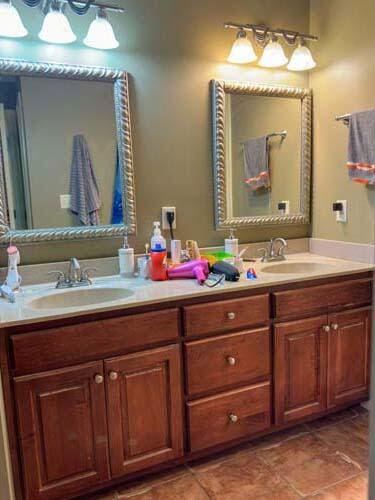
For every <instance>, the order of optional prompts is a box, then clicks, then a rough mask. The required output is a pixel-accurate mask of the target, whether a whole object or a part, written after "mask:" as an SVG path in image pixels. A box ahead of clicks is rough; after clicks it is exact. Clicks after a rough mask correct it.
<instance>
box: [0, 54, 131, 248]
mask: <svg viewBox="0 0 375 500" xmlns="http://www.w3.org/2000/svg"><path fill="white" fill-rule="evenodd" d="M124 226H127V228H128V232H129V234H135V232H136V210H135V190H134V167H133V151H132V138H131V120H130V109H129V89H128V74H127V73H126V72H125V71H121V70H115V69H108V68H96V67H86V66H71V65H65V64H50V63H32V62H25V61H18V60H9V59H0V231H1V237H0V239H1V241H2V242H6V241H9V240H10V239H12V241H14V242H20V243H26V242H27V243H31V242H40V241H54V240H65V239H69V240H73V239H83V238H97V237H111V236H119V235H121V234H123V232H124Z"/></svg>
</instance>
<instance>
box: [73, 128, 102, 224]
mask: <svg viewBox="0 0 375 500" xmlns="http://www.w3.org/2000/svg"><path fill="white" fill-rule="evenodd" d="M70 196H71V202H70V210H71V211H72V212H73V213H74V214H75V215H77V216H78V217H79V220H80V222H81V223H82V224H83V225H85V226H97V225H98V224H100V219H99V209H100V207H101V206H102V203H101V200H100V192H99V186H98V181H97V179H96V176H95V172H94V168H93V165H92V162H91V157H90V151H89V148H88V145H87V142H86V139H85V137H84V136H83V135H75V136H74V138H73V157H72V169H71V173H70Z"/></svg>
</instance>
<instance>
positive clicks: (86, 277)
mask: <svg viewBox="0 0 375 500" xmlns="http://www.w3.org/2000/svg"><path fill="white" fill-rule="evenodd" d="M97 271H99V269H98V268H97V267H86V268H85V269H84V270H83V271H82V276H81V281H85V280H86V281H88V282H89V283H90V285H91V283H92V281H91V279H90V274H89V273H91V272H97Z"/></svg>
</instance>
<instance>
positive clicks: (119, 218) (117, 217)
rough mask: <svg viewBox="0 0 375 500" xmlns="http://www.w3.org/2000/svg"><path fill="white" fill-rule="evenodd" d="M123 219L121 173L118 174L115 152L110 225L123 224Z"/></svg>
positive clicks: (118, 165)
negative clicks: (114, 175)
mask: <svg viewBox="0 0 375 500" xmlns="http://www.w3.org/2000/svg"><path fill="white" fill-rule="evenodd" d="M123 222H124V217H123V213H122V189H121V172H120V159H119V154H118V151H117V160H116V177H115V188H114V192H113V207H112V217H111V224H123Z"/></svg>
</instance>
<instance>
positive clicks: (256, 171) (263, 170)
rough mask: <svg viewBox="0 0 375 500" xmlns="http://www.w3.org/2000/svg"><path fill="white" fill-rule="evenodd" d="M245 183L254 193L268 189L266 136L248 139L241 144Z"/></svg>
mask: <svg viewBox="0 0 375 500" xmlns="http://www.w3.org/2000/svg"><path fill="white" fill-rule="evenodd" d="M243 154H244V165H245V182H246V184H247V185H248V186H249V187H250V188H251V189H252V191H256V190H257V189H260V188H269V187H270V175H269V166H268V144H267V136H263V137H257V138H254V139H249V140H248V141H246V142H244V143H243Z"/></svg>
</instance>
